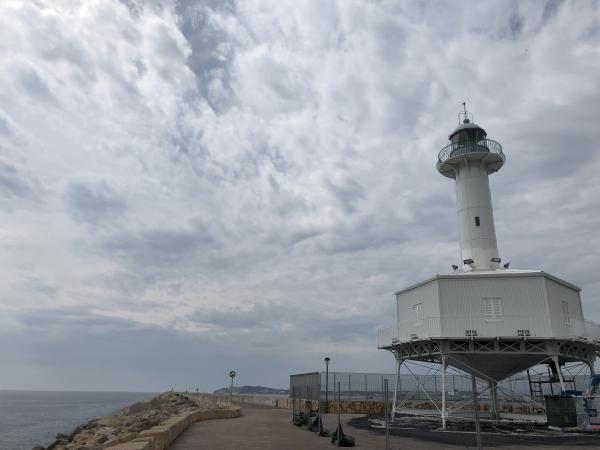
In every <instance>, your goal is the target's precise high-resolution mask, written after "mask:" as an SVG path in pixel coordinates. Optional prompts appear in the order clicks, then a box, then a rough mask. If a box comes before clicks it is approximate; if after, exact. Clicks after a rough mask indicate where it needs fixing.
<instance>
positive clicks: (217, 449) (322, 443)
mask: <svg viewBox="0 0 600 450" xmlns="http://www.w3.org/2000/svg"><path fill="white" fill-rule="evenodd" d="M353 417H360V416H357V415H343V416H342V421H343V426H344V432H345V433H347V434H350V435H351V436H354V437H355V438H356V448H359V449H364V450H385V441H384V437H383V435H382V434H378V433H374V432H372V431H369V430H363V429H357V428H354V427H352V426H350V425H349V424H348V423H347V421H348V420H350V419H351V418H353ZM336 420H337V418H336V416H335V415H333V414H330V415H327V416H325V418H324V421H323V422H324V425H325V427H326V428H327V429H328V430H330V431H333V430H335V427H336ZM486 440H487V441H488V442H487V444H488V445H485V448H494V447H495V448H500V449H502V450H509V449H510V450H524V449H528V450H531V448H532V445H531V444H529V445H527V444H526V443H524V442H521V443H518V444H517V443H515V444H516V445H506V444H500V445H498V444H499V443H492V442H491V441H492V436H491V435H487V437H486V435H485V434H484V443H485V441H486ZM473 441H474V437H473V434H472V433H465V434H464V436H459V437H458V442H460V443H461V445H453V444H450V443H440V442H432V441H429V440H427V439H418V438H414V437H408V436H391V449H392V450H399V449H402V450H406V449H415V450H425V449H436V450H437V449H444V450H446V449H447V450H454V449H463V450H464V449H471V448H474V442H473ZM598 441H599V442H600V439H598ZM456 443H457V441H455V444H456ZM490 444H491V446H489V445H490ZM538 445H539V443H538ZM533 447H537V446H536V445H535V444H534V446H533ZM540 447H541V448H544V450H550V449H560V450H566V449H567V448H568V449H572V448H583V447H579V446H577V445H573V446H571V445H564V444H563V445H558V446H554V445H548V444H547V443H545V444H542V445H540ZM540 447H538V448H540ZM334 448H336V447H335V446H334V445H333V444H332V443H331V439H330V438H326V437H319V436H317V435H316V434H315V433H311V432H309V431H307V430H306V429H305V428H298V427H295V426H293V425H292V424H291V422H290V412H289V411H285V410H281V409H267V408H253V407H249V406H247V405H246V406H244V409H243V410H242V416H241V417H239V418H236V419H223V420H208V421H205V422H197V423H195V424H193V425H191V426H190V428H188V429H187V430H186V431H185V432H184V433H183V434H182V435H181V436H180V437H179V438H178V439H177V440H176V441H175V442H174V443H173V445H172V446H171V447H170V450H203V449H204V450H321V449H328V450H333V449H334ZM586 448H587V449H589V448H590V446H589V445H588V446H586ZM594 448H598V447H596V446H594Z"/></svg>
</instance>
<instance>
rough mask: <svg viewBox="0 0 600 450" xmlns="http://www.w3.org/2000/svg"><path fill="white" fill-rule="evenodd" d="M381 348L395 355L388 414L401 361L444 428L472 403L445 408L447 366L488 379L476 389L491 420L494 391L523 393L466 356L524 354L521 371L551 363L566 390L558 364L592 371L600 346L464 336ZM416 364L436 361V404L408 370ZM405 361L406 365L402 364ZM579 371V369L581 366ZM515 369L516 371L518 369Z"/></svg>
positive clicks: (399, 404) (494, 413)
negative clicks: (488, 403) (485, 399)
mask: <svg viewBox="0 0 600 450" xmlns="http://www.w3.org/2000/svg"><path fill="white" fill-rule="evenodd" d="M381 348H382V349H385V350H389V351H390V352H392V353H393V354H394V356H395V358H396V374H397V376H396V385H395V389H394V397H393V404H392V409H391V416H392V418H394V416H395V414H396V412H397V411H398V410H399V409H401V407H402V396H400V402H399V401H398V395H399V394H401V392H399V387H400V386H399V384H400V383H399V382H400V370H401V367H402V366H403V364H404V367H405V368H406V369H407V370H408V372H409V373H410V374H411V375H413V376H414V378H415V380H416V381H417V388H418V389H419V390H421V391H422V392H423V393H424V394H425V396H426V397H427V399H428V400H429V403H430V404H431V405H433V407H434V408H435V409H436V411H437V413H438V414H439V415H440V417H441V421H442V428H443V429H445V428H446V420H447V418H448V417H449V416H450V415H451V414H453V413H455V412H457V411H459V410H462V409H463V408H464V407H465V406H467V405H469V404H471V403H472V402H473V399H465V400H462V401H460V402H458V403H456V404H454V405H452V407H451V408H448V407H447V406H448V405H447V402H446V372H447V369H448V367H449V366H450V367H452V368H453V369H454V370H459V371H461V372H463V373H469V374H470V375H471V376H473V377H474V378H473V380H475V377H476V378H479V379H480V380H483V381H486V382H487V387H486V388H484V389H483V390H480V391H479V394H484V393H488V392H489V394H490V399H491V407H492V408H491V415H492V419H499V413H498V406H497V394H498V391H502V392H505V393H511V394H513V395H514V394H517V396H523V394H521V393H518V392H515V391H512V390H511V389H507V388H506V387H502V386H500V385H499V384H498V382H499V381H501V380H499V379H494V378H492V377H490V376H489V375H487V374H486V373H484V372H483V371H482V370H478V369H477V368H476V367H474V366H473V365H471V364H469V363H468V362H465V357H469V358H476V357H477V356H478V355H481V356H482V355H483V354H485V355H487V356H494V357H498V358H502V357H506V356H507V355H518V356H520V357H524V358H525V361H526V363H528V366H527V367H523V370H525V369H527V368H530V367H534V366H537V365H540V364H554V367H555V368H556V370H557V375H558V382H559V384H560V386H561V390H562V391H564V390H566V386H565V379H564V377H563V373H562V370H561V364H564V363H567V362H577V363H581V364H582V365H583V366H584V367H588V369H589V371H590V373H591V374H593V373H594V362H595V359H596V357H597V356H598V355H599V354H600V345H599V344H598V343H596V342H588V341H582V340H564V339H525V338H524V339H515V338H493V339H490V338H467V339H428V340H418V341H411V342H404V343H394V344H391V345H389V346H385V347H381ZM409 362H410V363H412V364H417V365H418V364H419V363H423V362H426V363H437V364H438V365H439V366H438V368H437V369H436V370H435V372H434V374H437V373H439V372H441V373H442V386H441V391H442V392H441V393H442V395H441V402H440V403H441V404H438V402H437V401H435V400H434V399H433V398H432V397H431V395H430V394H429V393H428V392H427V390H426V389H425V387H424V385H423V383H421V382H420V380H419V377H418V375H417V374H415V373H414V372H413V371H412V370H411V369H410V366H409V364H407V363H409ZM405 363H406V364H405ZM434 367H435V364H434V365H433V366H430V367H427V369H428V370H429V371H428V373H427V374H430V373H431V371H432V370H433V369H434ZM580 370H581V369H580ZM521 371H522V370H519V371H517V372H516V373H519V372H521ZM529 401H531V402H532V403H534V404H537V406H539V407H541V408H544V405H542V404H540V403H539V402H536V401H535V400H534V399H529Z"/></svg>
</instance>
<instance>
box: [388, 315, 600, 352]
mask: <svg viewBox="0 0 600 450" xmlns="http://www.w3.org/2000/svg"><path fill="white" fill-rule="evenodd" d="M513 336H514V337H515V338H532V339H535V338H546V339H548V338H558V339H584V340H589V341H595V342H600V324H598V323H595V322H592V321H589V320H579V319H570V320H568V321H567V320H565V318H564V316H562V315H550V316H548V315H523V314H521V315H513V316H506V315H504V316H502V317H501V318H497V319H494V318H490V317H489V316H460V317H458V316H457V317H450V316H448V317H442V318H440V317H432V316H429V317H424V318H423V319H422V320H420V321H419V322H414V321H411V322H402V323H400V324H399V325H398V326H394V327H387V328H382V329H379V330H378V333H377V345H378V347H388V346H391V345H394V344H400V343H404V342H410V341H415V340H422V339H432V338H465V337H467V338H471V337H473V338H496V337H513Z"/></svg>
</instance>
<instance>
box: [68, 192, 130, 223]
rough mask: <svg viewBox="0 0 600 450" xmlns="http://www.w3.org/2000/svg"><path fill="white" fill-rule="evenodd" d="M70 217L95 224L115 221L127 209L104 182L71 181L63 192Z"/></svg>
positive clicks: (123, 202)
mask: <svg viewBox="0 0 600 450" xmlns="http://www.w3.org/2000/svg"><path fill="white" fill-rule="evenodd" d="M65 197H66V199H65V200H66V203H67V206H68V208H69V212H70V214H71V217H73V219H74V220H76V221H78V222H86V223H89V224H94V225H97V224H99V223H102V222H113V223H114V222H115V221H117V220H118V219H119V217H120V216H121V215H123V214H124V213H125V212H126V211H127V205H126V203H125V201H124V200H122V199H121V198H119V197H118V195H117V194H116V193H115V192H114V191H113V190H112V189H111V188H110V187H109V186H108V184H107V183H106V182H100V183H96V184H85V183H83V182H77V181H74V182H71V183H70V184H69V185H68V186H67V190H66V193H65Z"/></svg>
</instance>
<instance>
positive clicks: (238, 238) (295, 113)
mask: <svg viewBox="0 0 600 450" xmlns="http://www.w3.org/2000/svg"><path fill="white" fill-rule="evenodd" d="M463 100H466V101H467V102H468V108H469V109H470V110H472V111H473V112H474V114H475V121H476V122H477V123H479V124H480V125H482V126H483V127H484V128H485V129H486V130H487V132H488V135H489V136H490V137H491V138H492V139H495V140H498V141H499V142H501V143H502V144H503V146H504V149H505V152H506V155H507V164H506V165H505V167H504V168H503V170H502V171H501V172H500V173H498V174H497V175H494V176H493V177H492V178H491V180H492V181H491V184H492V196H493V202H494V207H495V217H496V228H497V235H498V241H499V248H500V256H501V257H502V258H503V260H504V261H511V267H514V268H523V269H525V268H541V269H544V270H546V271H548V272H550V273H553V274H555V275H557V276H559V277H561V278H564V279H566V280H569V281H571V282H573V283H575V284H577V285H579V286H581V287H582V288H583V292H582V299H583V303H584V311H585V313H586V315H587V317H588V318H589V319H594V320H600V281H599V276H598V274H599V273H600V253H599V251H598V249H599V247H600V232H599V229H600V177H599V176H598V174H599V173H600V153H599V145H598V143H599V142H600V131H599V125H598V124H599V123H600V117H599V116H600V106H599V105H600V6H599V4H598V2H586V1H577V2H566V3H561V2H542V1H533V2H512V3H511V2H508V1H498V2H491V1H486V2H430V1H426V2H414V1H411V2H396V1H389V2H387V1H366V0H365V1H359V0H355V1H341V0H340V1H326V0H312V1H311V0H302V1H298V0H289V1H285V0H272V1H268V0H262V1H254V0H244V1H239V2H235V1H217V0H207V1H204V2H195V1H194V2H192V1H189V2H187V1H173V2H170V1H161V2H159V1H134V0H123V1H122V2H119V1H116V0H85V1H83V0H81V1H72V0H46V1H44V0H35V1H33V0H31V1H10V0H8V1H6V0H5V1H2V2H1V4H0V263H1V266H0V267H1V273H0V296H1V297H0V361H2V367H3V368H2V371H0V388H36V389H135V390H160V389H168V388H171V387H172V386H173V387H176V388H180V389H185V388H196V387H199V388H200V389H203V390H206V389H212V388H216V387H220V386H222V385H224V384H226V383H227V380H226V374H227V372H228V371H229V369H231V368H236V369H237V370H238V372H239V373H240V376H239V383H240V384H263V385H271V386H285V385H286V383H287V378H286V377H287V375H288V374H289V373H290V372H295V371H312V370H316V369H319V368H320V365H321V362H322V358H323V357H324V356H326V355H328V356H330V357H331V358H332V359H333V364H332V368H333V369H334V370H356V371H373V372H376V371H390V370H392V368H393V358H392V357H391V355H389V353H386V352H383V351H378V350H376V329H377V327H378V326H380V325H390V324H392V323H393V321H394V312H395V305H394V297H393V292H394V291H395V290H397V289H399V288H401V287H404V286H406V285H407V284H411V283H413V282H416V281H419V280H421V279H423V278H426V277H429V276H431V275H433V274H434V273H444V272H447V271H448V269H449V268H450V265H451V264H453V263H456V262H457V260H458V259H459V253H458V243H457V224H456V213H455V198H454V187H453V184H452V181H451V180H448V179H445V178H443V177H442V176H440V175H439V174H438V173H437V172H436V170H435V161H436V157H437V152H438V151H439V150H440V149H441V148H442V147H443V146H444V145H445V144H446V142H447V136H448V134H449V132H450V131H451V130H452V129H453V128H454V127H455V126H456V124H457V116H456V113H457V112H458V110H459V109H460V104H461V102H462V101H463Z"/></svg>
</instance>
